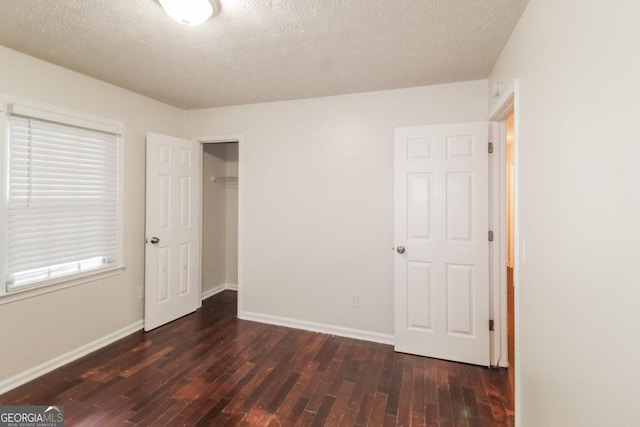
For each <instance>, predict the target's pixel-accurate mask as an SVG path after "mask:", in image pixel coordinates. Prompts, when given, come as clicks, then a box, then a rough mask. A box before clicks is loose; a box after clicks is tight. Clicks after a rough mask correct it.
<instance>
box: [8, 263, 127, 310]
mask: <svg viewBox="0 0 640 427" xmlns="http://www.w3.org/2000/svg"><path fill="white" fill-rule="evenodd" d="M124 270H125V266H124V265H118V266H114V267H109V268H103V269H100V270H96V271H90V272H86V273H81V274H76V275H74V276H73V277H71V278H69V277H63V278H60V279H58V280H56V281H49V282H45V283H39V284H38V285H36V286H34V287H31V288H25V289H17V290H15V291H11V292H7V293H2V292H0V305H4V304H9V303H12V302H15V301H20V300H23V299H27V298H33V297H37V296H38V295H43V294H48V293H49V292H57V291H61V290H63V289H67V288H73V287H75V286H79V285H84V284H86V283H90V282H95V281H96V280H101V279H106V278H107V277H112V276H117V275H118V274H122V273H123V272H124Z"/></svg>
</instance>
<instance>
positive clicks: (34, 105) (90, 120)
mask: <svg viewBox="0 0 640 427" xmlns="http://www.w3.org/2000/svg"><path fill="white" fill-rule="evenodd" d="M0 100H2V101H0V102H1V103H2V104H3V106H2V107H0V111H4V110H5V109H6V107H7V106H8V104H19V105H20V108H29V109H37V110H40V112H41V113H42V114H47V113H51V114H55V115H57V116H58V117H59V119H61V120H64V119H68V120H72V121H73V120H79V121H81V122H82V123H84V126H87V125H89V126H91V125H93V124H96V125H97V126H99V127H98V128H95V129H103V130H107V129H108V130H107V131H108V132H110V133H114V134H120V135H121V136H124V135H123V134H124V122H122V121H119V120H113V119H106V118H104V117H99V116H94V115H92V114H85V113H82V112H79V111H75V110H70V109H68V108H64V107H59V106H57V105H52V104H46V103H42V102H37V101H34V100H32V99H28V98H23V97H19V96H13V95H9V94H7V93H0ZM13 108H15V107H13ZM62 116H66V117H62ZM50 120H51V119H50ZM54 121H55V120H54ZM63 123H64V122H63ZM84 126H81V127H84Z"/></svg>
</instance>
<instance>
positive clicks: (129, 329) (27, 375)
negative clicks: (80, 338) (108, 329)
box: [0, 320, 144, 394]
mask: <svg viewBox="0 0 640 427" xmlns="http://www.w3.org/2000/svg"><path fill="white" fill-rule="evenodd" d="M143 326H144V322H143V321H142V320H139V321H137V322H135V323H132V324H131V325H129V326H125V327H124V328H122V329H120V330H117V331H115V332H112V333H110V334H109V335H105V336H103V337H101V338H98V339H97V340H95V341H92V342H90V343H88V344H85V345H83V346H82V347H78V348H76V349H75V350H71V351H70V352H68V353H65V354H62V355H60V356H58V357H55V358H53V359H51V360H48V361H46V362H44V363H42V364H40V365H38V366H35V367H33V368H31V369H28V370H26V371H24V372H21V373H19V374H17V375H14V376H12V377H10V378H7V379H6V380H2V381H0V394H3V393H6V392H7V391H9V390H12V389H14V388H16V387H18V386H21V385H22V384H24V383H27V382H29V381H31V380H34V379H36V378H38V377H39V376H41V375H44V374H46V373H48V372H51V371H53V370H54V369H57V368H59V367H61V366H64V365H66V364H67V363H69V362H73V361H74V360H77V359H79V358H81V357H82V356H86V355H87V354H89V353H92V352H94V351H96V350H99V349H101V348H102V347H104V346H107V345H109V344H111V343H112V342H115V341H118V340H119V339H120V338H124V337H126V336H127V335H131V334H132V333H134V332H137V331H139V330H141V329H142V328H143Z"/></svg>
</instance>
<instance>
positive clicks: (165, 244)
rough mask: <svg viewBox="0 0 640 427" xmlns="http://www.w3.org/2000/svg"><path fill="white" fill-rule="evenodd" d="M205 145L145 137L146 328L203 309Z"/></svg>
mask: <svg viewBox="0 0 640 427" xmlns="http://www.w3.org/2000/svg"><path fill="white" fill-rule="evenodd" d="M201 150H202V148H201V144H200V143H198V142H195V141H189V140H186V139H180V138H174V137H170V136H164V135H158V134H153V133H148V134H147V172H146V186H147V194H146V246H145V305H144V306H145V313H144V330H145V331H149V330H151V329H154V328H157V327H158V326H161V325H164V324H165V323H169V322H171V321H172V320H175V319H177V318H179V317H182V316H184V315H186V314H189V313H192V312H194V311H195V310H197V309H198V307H200V305H201V299H200V294H201V291H202V289H201V288H202V284H201V272H200V247H201V245H200V216H201V211H202V210H201V207H200V203H201V200H200V194H201V187H202V172H201V167H202V151H201Z"/></svg>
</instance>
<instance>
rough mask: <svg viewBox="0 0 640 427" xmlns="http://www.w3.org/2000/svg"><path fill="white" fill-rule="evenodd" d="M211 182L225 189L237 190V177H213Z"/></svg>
mask: <svg viewBox="0 0 640 427" xmlns="http://www.w3.org/2000/svg"><path fill="white" fill-rule="evenodd" d="M211 182H216V183H218V184H220V185H222V186H223V187H225V188H237V187H238V177H237V176H212V177H211Z"/></svg>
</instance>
